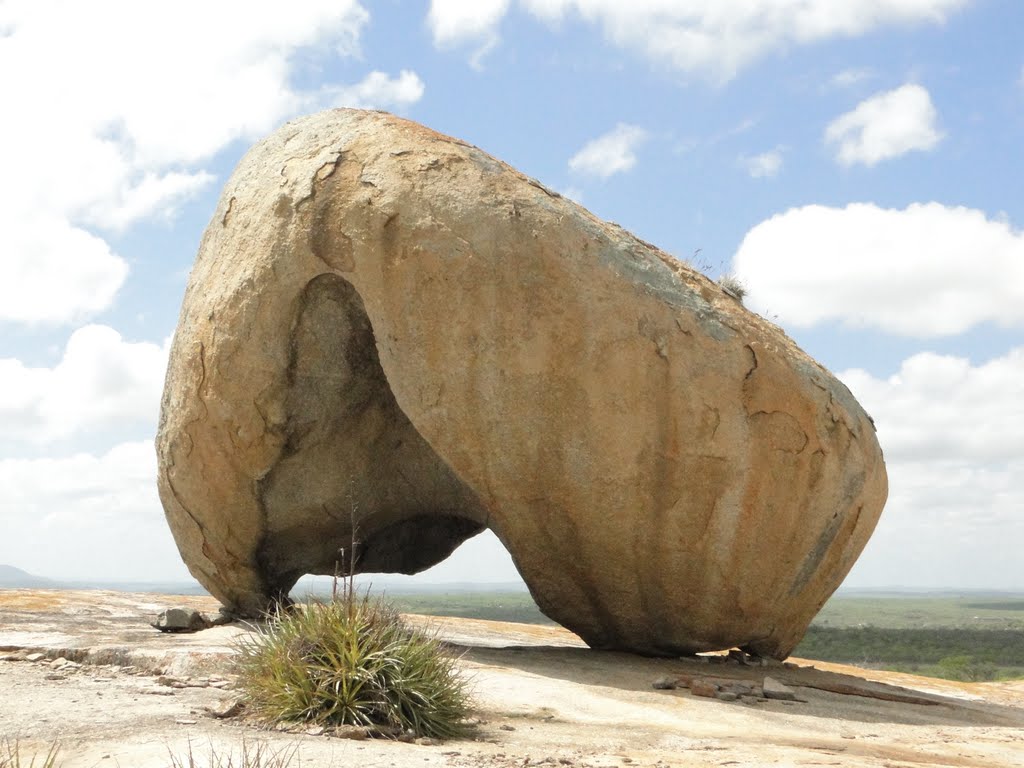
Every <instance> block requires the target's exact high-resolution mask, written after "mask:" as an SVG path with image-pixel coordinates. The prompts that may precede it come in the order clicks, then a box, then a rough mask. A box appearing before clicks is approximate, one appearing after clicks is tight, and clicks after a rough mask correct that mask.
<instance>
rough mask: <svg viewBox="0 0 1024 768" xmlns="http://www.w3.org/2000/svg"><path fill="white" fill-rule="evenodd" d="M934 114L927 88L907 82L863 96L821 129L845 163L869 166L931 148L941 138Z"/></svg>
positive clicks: (839, 160) (837, 156)
mask: <svg viewBox="0 0 1024 768" xmlns="http://www.w3.org/2000/svg"><path fill="white" fill-rule="evenodd" d="M937 119H938V114H937V113H936V111H935V106H934V105H933V104H932V99H931V96H930V95H929V94H928V91H927V90H926V89H925V88H923V87H922V86H920V85H916V84H914V83H908V84H907V85H903V86H900V87H899V88H896V89H895V90H892V91H886V92H884V93H879V94H876V95H874V96H872V97H871V98H869V99H865V100H864V101H862V102H861V103H860V104H858V105H857V106H856V108H855V109H853V111H851V112H847V113H846V114H843V115H840V116H839V117H837V118H836V119H835V120H833V121H832V122H831V123H829V124H828V127H827V128H826V129H825V143H826V144H830V145H835V146H836V148H837V153H836V160H837V161H838V162H839V163H840V164H841V165H845V166H850V165H855V164H856V163H862V164H863V165H867V166H873V165H876V164H878V163H879V162H881V161H882V160H891V159H892V158H894V157H899V156H900V155H905V154H906V153H907V152H913V151H915V150H917V151H928V150H930V149H934V148H935V147H936V146H937V145H938V143H939V142H940V141H941V140H942V132H941V131H940V130H939V129H938V127H937V125H936V121H937Z"/></svg>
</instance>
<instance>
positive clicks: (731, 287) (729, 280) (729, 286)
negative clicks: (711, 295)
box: [718, 275, 747, 304]
mask: <svg viewBox="0 0 1024 768" xmlns="http://www.w3.org/2000/svg"><path fill="white" fill-rule="evenodd" d="M718 284H719V286H721V288H722V290H723V291H725V292H726V293H728V294H729V295H730V296H732V297H733V298H734V299H736V301H738V302H739V303H740V304H742V303H743V297H744V296H746V295H747V289H746V286H744V285H743V283H742V282H740V279H739V278H738V277H736V275H722V276H721V277H720V278H718Z"/></svg>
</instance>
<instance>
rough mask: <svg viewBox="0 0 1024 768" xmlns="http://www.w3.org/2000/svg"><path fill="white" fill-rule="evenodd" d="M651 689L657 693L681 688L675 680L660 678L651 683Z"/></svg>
mask: <svg viewBox="0 0 1024 768" xmlns="http://www.w3.org/2000/svg"><path fill="white" fill-rule="evenodd" d="M651 687H652V688H654V689H655V690H657V691H674V690H675V689H676V688H678V687H679V682H678V680H676V679H675V678H671V677H659V678H658V679H657V680H655V681H654V682H653V683H651Z"/></svg>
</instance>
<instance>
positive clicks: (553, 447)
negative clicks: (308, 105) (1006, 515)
mask: <svg viewBox="0 0 1024 768" xmlns="http://www.w3.org/2000/svg"><path fill="white" fill-rule="evenodd" d="M157 446H158V453H159V467H160V472H159V484H160V495H161V499H162V500H163V503H164V507H165V509H166V512H167V518H168V521H169V523H170V525H171V529H172V530H173V532H174V535H175V538H176V540H177V543H178V546H179V548H180V550H181V553H182V556H183V557H184V559H185V562H186V563H187V564H188V566H189V568H190V570H191V571H192V573H193V574H194V575H195V576H196V578H198V579H199V580H200V581H201V582H202V583H203V584H204V585H205V586H206V587H207V588H208V589H209V590H210V591H211V592H212V593H213V594H214V595H215V596H217V597H218V598H219V599H221V600H222V601H224V602H225V603H226V604H227V606H228V607H229V608H232V609H233V610H236V611H239V612H242V613H250V614H251V613H254V612H257V611H260V610H261V609H263V608H264V607H265V606H266V605H267V603H268V601H270V600H271V599H273V598H274V597H275V596H276V595H279V594H280V593H282V592H284V591H286V590H288V589H289V588H290V587H291V586H292V585H293V583H294V582H295V580H296V579H297V578H298V577H299V576H301V575H302V574H304V573H332V572H334V571H335V568H336V565H337V564H338V563H339V561H341V565H342V567H343V568H344V567H345V564H346V563H347V562H348V558H350V556H351V554H352V553H351V550H352V547H351V544H350V542H351V540H352V532H351V522H352V521H353V520H354V521H355V523H356V526H357V529H358V534H357V537H358V539H359V542H360V544H359V547H358V548H357V552H356V558H355V567H356V570H357V571H361V572H367V571H389V572H403V573H412V572H417V571H419V570H422V569H424V568H426V567H428V566H430V565H433V564H434V563H436V562H439V561H440V560H442V559H444V558H445V557H447V556H448V554H450V553H451V552H452V550H454V549H455V548H456V547H457V546H458V545H459V544H460V543H461V542H462V541H464V540H465V539H466V538H468V537H470V536H473V535H474V534H476V533H478V532H479V531H481V530H483V529H484V528H491V529H492V530H493V531H494V532H495V533H496V534H497V536H498V537H499V538H500V539H501V540H502V542H504V544H505V545H506V547H507V548H508V550H509V552H511V554H512V557H513V559H514V560H515V562H516V565H517V567H518V568H519V570H520V573H521V574H522V575H523V578H524V579H525V580H526V583H527V584H528V585H529V587H530V590H531V592H532V593H533V596H534V597H535V598H536V600H537V602H538V604H539V605H540V607H541V609H542V610H543V611H544V612H545V613H547V614H548V615H549V616H550V617H552V618H553V619H555V620H556V621H558V622H560V623H561V624H563V625H565V626H566V627H569V628H570V629H572V630H574V631H575V632H577V633H578V634H580V635H581V636H582V637H583V638H584V639H585V640H586V641H587V642H588V643H590V644H591V645H593V646H596V647H604V648H622V649H630V650H635V651H640V652H643V653H654V654H659V653H665V654H676V653H681V652H693V651H701V650H706V649H714V648H727V647H730V646H734V645H735V646H743V647H745V648H747V649H749V650H751V651H753V652H757V653H760V654H762V655H773V656H778V657H783V656H786V655H787V654H788V653H789V652H790V651H791V650H792V648H793V647H794V646H795V645H796V643H797V642H798V641H799V639H800V638H801V636H802V635H803V633H804V630H805V629H806V626H807V624H808V623H809V621H810V620H811V618H812V617H813V616H814V614H815V613H816V612H817V611H818V609H819V608H820V607H821V605H822V604H823V603H824V601H825V600H826V598H827V597H828V596H829V595H830V594H831V593H832V591H833V590H834V589H835V588H836V587H837V586H838V584H839V583H840V582H841V581H842V579H843V577H844V576H845V575H846V573H847V571H848V570H849V569H850V567H851V566H852V565H853V562H854V560H855V559H856V557H857V555H858V554H859V553H860V551H861V549H862V548H863V546H864V544H865V542H866V541H867V539H868V537H869V536H870V534H871V531H872V529H873V528H874V526H875V523H876V521H877V519H878V516H879V514H880V512H881V509H882V506H883V503H884V500H885V496H886V478H885V470H884V465H883V461H882V454H881V451H880V450H879V447H878V443H877V441H876V439H875V434H874V430H873V428H872V424H871V422H870V419H869V418H868V416H867V415H866V414H865V413H864V411H863V410H862V409H861V408H860V407H859V405H858V404H857V402H856V401H855V400H854V399H853V397H852V396H851V395H850V393H849V392H848V391H847V389H846V388H845V387H844V386H843V385H842V384H841V383H839V382H838V381H836V380H835V379H834V378H833V377H832V376H831V375H830V374H829V373H828V372H827V371H826V370H824V369H823V368H822V367H821V366H819V365H817V364H816V363H815V362H814V361H813V360H811V359H810V358H808V357H807V356H806V355H805V354H803V353H802V352H801V351H800V350H799V349H797V348H796V347H795V346H794V345H793V343H792V342H791V341H790V340H789V339H788V338H787V337H786V336H785V335H784V334H783V333H782V332H781V331H780V330H779V329H778V328H776V327H775V326H773V325H771V324H770V323H767V322H765V321H764V320H762V319H761V318H759V317H757V316H756V315H754V314H752V313H750V312H748V311H746V310H745V309H743V308H742V307H741V306H740V305H739V304H738V303H737V302H736V301H735V299H733V298H731V297H730V296H728V295H727V294H725V293H724V292H723V291H722V290H721V289H720V288H719V287H717V286H716V285H715V284H714V283H712V282H710V281H709V280H707V279H706V278H704V277H703V276H702V275H700V274H698V273H696V272H694V271H693V270H691V269H689V268H687V267H686V266H684V265H682V264H681V263H679V262H678V261H676V260H674V259H672V258H671V257H669V256H667V255H665V254H664V253H662V252H660V251H658V250H657V249H656V248H654V247H653V246H651V245H648V244H646V243H644V242H641V241H640V240H638V239H637V238H635V237H633V236H632V235H630V234H629V233H628V232H625V231H623V230H622V229H621V228H619V227H617V226H615V225H613V224H608V223H605V222H602V221H600V220H598V219H596V218H595V217H593V216H592V215H590V214H589V213H588V212H587V211H585V210H583V209H582V208H580V207H579V206H577V205H575V204H574V203H572V202H570V201H569V200H566V199H565V198H562V197H560V196H559V195H557V194H555V193H554V192H551V191H550V190H548V189H545V188H544V187H543V186H542V185H541V184H538V183H537V182H535V181H533V180H531V179H529V178H526V177H525V176H523V175H522V174H520V173H518V172H516V171H515V170H513V169H512V168H510V167H508V166H507V165H504V164H503V163H501V162H499V161H497V160H495V159H494V158H492V157H490V156H488V155H486V154H485V153H483V152H481V151H480V150H479V149H476V148H475V147H472V146H470V145H468V144H465V143H463V142H460V141H458V140H454V139H451V138H448V137H445V136H441V135H439V134H437V133H434V132H433V131H430V130H428V129H426V128H424V127H422V126H419V125H416V124H415V123H411V122H408V121H405V120H401V119H398V118H395V117H392V116H390V115H387V114H383V113H374V112H359V111H350V110H336V111H331V112H325V113H321V114H317V115H312V116H310V117H307V118H303V119H301V120H297V121H295V122H292V123H289V124H288V125H286V126H285V127H283V128H282V129H281V130H279V131H278V132H277V133H275V134H274V135H272V136H271V137H270V138H268V139H266V140H265V141H263V142H261V143H260V144H258V145H257V146H255V147H254V148H253V149H252V150H251V151H250V152H249V153H248V155H246V157H245V158H244V159H243V161H242V163H241V164H240V166H239V167H238V169H237V170H236V171H235V173H234V175H233V176H232V178H231V180H230V181H229V182H228V184H227V187H226V189H225V190H224V194H223V196H222V198H221V201H220V204H219V206H218V209H217V212H216V214H215V216H214V219H213V221H212V222H211V224H210V226H209V228H208V229H207V231H206V234H205V236H204V238H203V242H202V246H201V248H200V251H199V255H198V257H197V259H196V263H195V267H194V269H193V271H192V276H191V279H190V282H189V286H188V291H187V293H186V296H185V302H184V306H183V308H182V314H181V319H180V322H179V325H178V330H177V334H176V336H175V340H174V346H173V349H172V353H171V361H170V368H169V370H168V375H167V384H166V389H165V392H164V400H163V412H162V419H161V424H160V430H159V435H158V438H157ZM340 550H344V552H341V551H340Z"/></svg>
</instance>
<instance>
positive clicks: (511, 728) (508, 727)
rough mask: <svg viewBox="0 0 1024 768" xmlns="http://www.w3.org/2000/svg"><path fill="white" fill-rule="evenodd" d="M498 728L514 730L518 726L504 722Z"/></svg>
mask: <svg viewBox="0 0 1024 768" xmlns="http://www.w3.org/2000/svg"><path fill="white" fill-rule="evenodd" d="M498 728H499V729H501V730H503V731H514V730H515V729H516V727H515V726H514V725H508V724H507V723H506V724H503V725H499V726H498Z"/></svg>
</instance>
